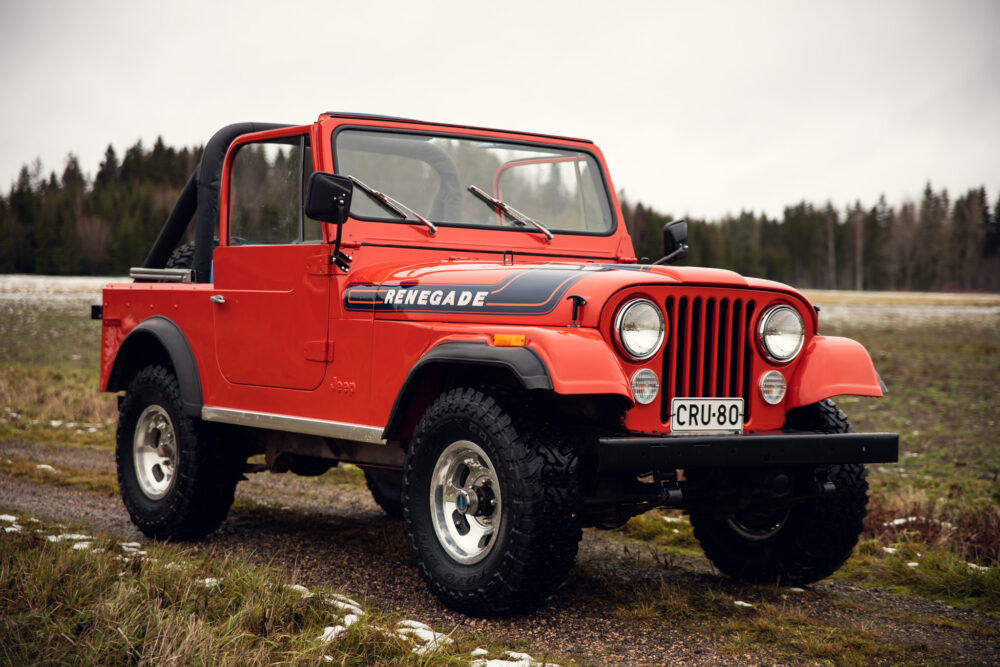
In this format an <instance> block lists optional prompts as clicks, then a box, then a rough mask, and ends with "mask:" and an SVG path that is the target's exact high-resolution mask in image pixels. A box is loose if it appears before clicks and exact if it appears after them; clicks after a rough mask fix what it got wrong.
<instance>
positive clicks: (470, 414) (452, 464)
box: [403, 388, 581, 616]
mask: <svg viewBox="0 0 1000 667" xmlns="http://www.w3.org/2000/svg"><path fill="white" fill-rule="evenodd" d="M463 466H464V467H465V469H464V471H463ZM578 477H579V461H578V459H577V455H576V452H575V451H574V449H573V448H572V447H571V446H570V445H569V443H567V442H566V441H565V440H563V439H561V438H560V437H559V431H557V430H556V429H555V428H553V427H552V426H550V425H549V424H547V423H546V420H545V419H544V416H543V415H540V414H538V413H537V412H536V411H535V410H533V409H532V407H531V404H530V402H529V400H528V399H527V397H526V396H521V395H516V394H506V393H504V392H503V391H501V390H500V389H497V388H481V389H471V388H462V389H453V390H451V391H448V392H446V393H444V394H442V395H441V396H439V397H438V398H437V399H436V400H435V401H434V402H433V403H432V404H431V406H430V407H429V408H428V409H427V411H426V412H425V413H424V415H423V417H422V418H421V420H420V422H419V423H418V424H417V427H416V429H415V431H414V435H413V439H412V440H411V442H410V447H409V451H408V453H407V457H406V468H405V471H404V482H403V521H404V528H405V531H406V536H407V539H408V540H409V543H410V549H411V551H412V552H413V555H414V558H415V560H416V562H417V566H418V568H419V570H420V574H421V575H422V576H423V578H424V579H425V580H426V582H427V584H428V586H429V587H430V589H431V591H432V592H433V593H434V594H435V595H437V597H438V598H440V599H441V601H442V602H444V604H445V605H447V606H448V607H449V608H451V609H454V610H456V611H460V612H463V613H466V614H469V615H473V616H495V615H498V614H508V613H517V612H520V611H525V610H528V609H531V608H534V607H537V606H538V605H540V604H541V603H542V602H544V601H545V600H546V599H547V598H548V597H549V596H551V595H552V594H553V593H554V592H555V591H556V590H558V589H559V588H560V587H561V586H562V585H563V583H564V582H565V581H566V577H567V576H568V573H569V570H570V569H571V568H572V567H573V563H574V561H575V559H576V552H577V548H578V545H579V541H580V537H581V532H580V512H579V509H580V503H581V489H580V482H579V479H578ZM463 479H464V482H463V481H462V480H463ZM473 479H475V480H480V481H481V482H482V483H481V484H478V486H477V485H476V484H475V483H473V481H472V480H473ZM445 480H448V481H445ZM454 480H457V481H458V482H459V483H460V484H465V485H467V487H468V488H472V489H473V491H474V493H470V494H469V496H470V498H474V499H475V505H476V507H477V508H478V509H477V511H478V512H483V514H482V515H480V514H475V513H473V512H472V509H471V508H472V505H473V502H472V500H469V501H468V502H463V503H462V504H461V505H460V504H458V501H457V500H456V501H455V502H454V503H452V505H451V506H449V505H447V504H446V503H445V502H444V501H443V500H441V498H444V497H445V495H444V492H445V491H447V490H448V489H450V488H451V487H450V486H449V484H452V483H454ZM451 490H452V491H454V489H451ZM432 493H434V494H435V495H432ZM459 495H461V493H458V494H456V497H457V496H459ZM462 505H464V507H465V510H466V511H467V512H468V513H467V514H462V513H461V512H460V511H459V510H458V509H454V508H459V507H461V506H462ZM449 507H450V508H451V509H449ZM442 510H443V511H442ZM432 515H436V516H437V517H438V518H437V519H435V518H434V517H432ZM435 521H437V524H435ZM442 521H443V522H444V523H442ZM462 521H464V522H465V525H466V531H467V535H472V536H473V537H474V538H476V539H477V541H475V542H474V543H472V544H471V547H470V545H469V544H468V543H465V542H463V537H462V536H459V533H460V532H461V530H460V525H459V524H461V522H462ZM481 524H486V525H487V526H492V533H487V532H483V528H482V525H481ZM470 525H471V526H472V528H471V529H470V528H469V526H470ZM450 526H455V530H454V531H452V529H451V527H450ZM477 526H478V528H477ZM455 531H457V532H455ZM471 531H479V532H471ZM480 534H481V539H479V538H478V535H480ZM453 538H454V540H457V542H458V543H462V544H464V546H465V547H467V549H466V550H465V551H463V550H462V548H461V547H456V542H455V541H451V542H449V540H452V539H453ZM467 541H468V540H467V538H466V542H467ZM482 544H485V545H486V546H485V547H483V548H479V545H482ZM456 554H457V555H456ZM463 555H464V556H463ZM463 560H464V561H465V562H463Z"/></svg>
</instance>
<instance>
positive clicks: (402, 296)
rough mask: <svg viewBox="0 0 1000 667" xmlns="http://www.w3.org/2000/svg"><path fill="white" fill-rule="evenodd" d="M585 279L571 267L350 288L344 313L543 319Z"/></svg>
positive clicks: (353, 286) (345, 296)
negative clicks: (488, 281) (479, 280)
mask: <svg viewBox="0 0 1000 667" xmlns="http://www.w3.org/2000/svg"><path fill="white" fill-rule="evenodd" d="M583 276H584V272H582V271H580V270H573V269H569V270H567V269H563V268H560V269H529V270H526V271H519V272H517V273H514V274H512V275H509V276H505V277H504V279H503V280H501V281H500V282H498V283H496V284H493V285H463V284H450V285H443V284H440V283H424V284H414V285H404V284H401V283H381V284H369V285H351V286H350V287H348V288H347V290H346V291H345V292H344V308H345V309H346V310H375V311H376V312H420V313H426V312H434V313H490V314H495V315H506V314H519V315H524V314H526V315H544V314H546V313H550V312H552V310H553V309H554V308H555V307H556V305H558V304H559V302H560V300H561V299H562V297H563V295H564V294H565V293H566V291H567V290H568V289H569V288H570V286H571V285H572V284H573V283H575V282H576V281H577V280H579V279H580V278H582V277H583Z"/></svg>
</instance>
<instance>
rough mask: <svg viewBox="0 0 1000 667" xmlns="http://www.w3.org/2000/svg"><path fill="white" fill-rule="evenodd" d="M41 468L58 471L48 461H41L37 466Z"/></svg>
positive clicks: (47, 470)
mask: <svg viewBox="0 0 1000 667" xmlns="http://www.w3.org/2000/svg"><path fill="white" fill-rule="evenodd" d="M35 467H36V468H38V469H39V470H45V471H46V472H58V471H57V470H56V469H55V468H53V467H52V466H50V465H49V464H48V463H39V464H38V465H36V466H35Z"/></svg>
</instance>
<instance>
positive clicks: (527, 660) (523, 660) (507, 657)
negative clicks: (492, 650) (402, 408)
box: [470, 651, 553, 667]
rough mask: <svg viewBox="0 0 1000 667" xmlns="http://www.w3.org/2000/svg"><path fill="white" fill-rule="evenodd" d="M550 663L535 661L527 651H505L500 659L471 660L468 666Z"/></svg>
mask: <svg viewBox="0 0 1000 667" xmlns="http://www.w3.org/2000/svg"><path fill="white" fill-rule="evenodd" d="M551 664H553V663H544V664H543V663H541V662H535V659H534V658H532V657H531V656H530V655H528V654H527V653H518V652H517V651H507V652H506V653H504V657H503V658H501V659H496V658H494V659H493V660H483V659H480V660H473V661H472V662H471V663H470V667H546V666H547V665H551Z"/></svg>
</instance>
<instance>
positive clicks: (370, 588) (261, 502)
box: [0, 442, 1000, 665]
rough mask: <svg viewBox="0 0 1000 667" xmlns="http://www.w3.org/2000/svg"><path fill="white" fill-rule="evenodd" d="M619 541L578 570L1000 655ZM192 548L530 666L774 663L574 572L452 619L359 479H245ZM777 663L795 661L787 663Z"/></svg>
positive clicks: (929, 624)
mask: <svg viewBox="0 0 1000 667" xmlns="http://www.w3.org/2000/svg"><path fill="white" fill-rule="evenodd" d="M3 458H8V459H20V460H26V461H35V462H38V463H47V464H49V465H52V466H54V467H55V468H56V469H57V470H58V469H59V467H60V466H65V467H67V468H77V469H86V470H104V471H107V470H113V468H114V460H113V453H112V452H110V451H104V450H92V449H82V448H77V447H69V446H58V445H41V444H35V443H18V442H0V459H3ZM0 510H6V511H16V512H23V513H27V514H30V515H34V516H37V517H39V518H48V519H55V520H60V521H73V522H80V523H83V524H87V525H90V526H93V527H94V529H95V530H100V531H105V532H108V533H112V534H116V535H120V536H122V537H124V538H127V539H129V540H144V538H142V536H141V535H140V534H139V533H138V531H136V530H135V528H134V527H133V526H132V524H131V522H130V521H129V518H128V515H127V513H126V512H125V509H124V507H123V505H122V503H121V500H120V499H119V498H118V496H116V495H110V494H108V493H100V492H94V491H86V490H82V489H79V488H74V487H69V486H60V485H56V484H48V483H45V482H42V481H34V480H31V481H29V480H27V479H24V478H15V477H10V476H7V475H3V474H0ZM613 537H614V536H613V535H611V534H609V533H606V532H601V531H593V530H588V531H585V534H584V539H583V543H582V544H581V551H580V558H579V562H580V563H581V564H582V566H583V567H582V568H578V571H579V570H587V571H589V572H595V571H596V572H601V573H603V574H604V575H608V574H610V576H612V577H614V578H615V579H617V580H620V582H621V586H623V587H628V586H630V585H633V584H634V583H635V582H641V581H659V580H663V581H667V582H670V583H674V584H677V585H681V586H684V587H711V588H712V589H713V590H718V591H722V592H724V593H729V594H731V595H733V596H739V597H738V599H744V600H750V601H751V602H753V601H754V599H755V598H754V596H755V595H756V596H759V597H761V598H762V599H766V600H768V601H769V602H771V603H772V604H774V603H775V602H776V601H777V602H778V603H780V604H783V605H786V607H787V609H789V610H791V611H795V612H798V613H801V614H803V615H805V616H807V617H809V618H812V619H818V620H820V621H822V622H823V623H825V624H827V625H833V626H847V627H852V626H854V627H861V628H864V629H865V630H867V631H869V632H875V633H877V634H878V635H880V636H882V637H884V638H885V642H886V643H887V644H888V645H899V646H907V647H909V650H911V651H912V650H913V647H914V646H926V647H928V649H929V650H931V651H933V652H932V653H929V654H928V660H929V661H930V662H936V661H937V660H938V659H939V658H940V656H941V655H942V654H943V655H945V656H947V657H948V659H950V660H953V661H958V662H967V663H980V664H982V663H997V662H998V656H1000V632H998V631H1000V624H998V623H997V620H996V619H995V618H990V617H987V616H985V615H981V614H977V613H974V612H971V611H967V610H962V609H957V608H953V607H949V606H947V605H944V604H938V603H934V602H929V601H923V600H916V599H912V598H906V597H901V596H897V595H893V594H890V593H888V592H885V591H878V590H870V589H862V588H859V587H855V586H851V585H848V584H845V583H840V582H829V581H827V582H822V583H820V584H817V585H815V586H812V587H810V589H809V590H808V591H806V592H805V593H800V594H796V593H787V592H776V591H774V589H766V590H762V589H761V588H755V587H747V586H741V585H739V584H736V583H734V582H731V581H729V580H727V579H725V578H722V577H719V576H717V575H716V574H714V573H713V572H712V570H711V568H710V566H709V565H708V563H707V561H705V560H703V559H700V558H691V559H687V560H684V561H682V562H674V563H672V564H671V566H670V567H665V566H664V565H663V564H658V563H656V562H655V561H654V560H653V559H649V558H643V557H637V556H636V554H635V551H636V550H635V548H634V547H633V549H631V550H630V551H626V549H625V548H624V547H623V546H622V544H621V543H620V542H619V541H615V540H614V539H613ZM197 547H198V548H200V549H206V550H212V551H213V552H215V553H231V554H234V555H239V556H241V557H246V558H249V559H252V560H255V561H259V562H264V563H270V564H271V565H272V566H276V567H280V568H283V569H285V570H287V571H288V572H289V573H291V574H292V576H293V577H294V578H295V580H296V581H298V582H300V583H302V584H305V585H307V586H309V585H316V584H321V583H324V584H329V585H331V586H334V587H336V588H339V589H342V590H344V591H345V592H346V593H347V594H349V595H351V596H352V597H361V598H364V599H365V600H366V601H367V602H368V603H370V604H372V605H374V606H376V607H378V608H380V609H382V610H383V611H386V612H393V611H399V612H401V613H404V614H406V615H407V617H409V618H418V619H420V620H421V621H424V622H426V623H430V624H432V625H435V626H437V627H439V628H450V627H453V626H456V625H459V626H461V627H460V628H459V629H458V631H457V632H459V633H462V632H466V633H470V634H477V635H481V636H497V637H501V638H504V639H508V640H510V641H511V642H516V645H517V646H518V647H519V650H525V651H527V652H529V653H531V655H533V656H535V658H536V659H541V658H544V657H547V656H548V657H550V658H555V659H557V660H568V659H569V660H576V661H578V662H583V663H586V664H665V663H671V664H673V663H682V664H722V665H725V664H740V665H743V664H773V663H774V662H776V661H777V660H778V658H776V656H775V655H771V654H768V653H767V652H766V650H767V649H766V645H763V646H764V648H762V647H761V646H762V645H761V644H757V645H748V648H747V649H746V653H745V654H735V655H734V654H733V652H732V649H731V648H730V649H729V650H727V651H726V652H722V651H721V646H722V644H723V642H724V641H725V637H724V634H723V633H721V632H720V631H719V629H718V628H717V627H716V623H715V622H713V621H712V620H711V619H707V620H706V622H705V623H701V624H698V623H692V622H690V621H688V622H683V623H674V622H671V621H670V620H669V619H667V620H664V619H659V618H626V617H624V616H623V615H622V614H621V613H620V612H619V611H617V606H616V605H611V604H604V603H602V600H601V599H599V598H598V597H597V596H594V595H587V593H588V591H587V590H586V589H587V586H588V585H589V584H588V582H590V581H592V580H590V579H588V578H587V577H585V576H583V575H580V574H574V575H572V576H571V578H570V581H569V583H568V584H567V586H566V588H565V589H564V590H563V591H561V592H560V593H559V594H557V595H556V596H555V598H554V599H553V600H552V601H551V602H550V603H549V604H548V605H546V606H545V607H543V608H542V609H539V610H538V611H536V612H534V613H532V614H529V615H526V616H520V617H515V618H510V619H492V620H483V619H471V618H467V617H465V616H463V615H461V614H455V613H453V612H450V611H448V610H446V609H445V608H443V607H442V606H441V605H440V604H439V603H438V602H437V600H436V599H435V598H433V597H432V596H431V595H430V594H429V593H428V592H427V590H426V588H425V587H424V585H423V582H422V581H421V579H420V577H419V575H418V574H417V572H416V569H415V568H413V567H412V566H411V564H410V559H409V554H408V551H407V548H406V544H405V540H404V538H403V535H402V529H401V527H400V524H399V523H398V522H395V521H393V520H390V519H389V518H387V517H386V516H385V515H383V514H382V513H381V512H380V511H379V510H378V508H377V507H376V505H375V504H374V502H373V501H372V500H371V498H370V496H369V495H368V493H367V490H365V489H364V488H360V487H357V486H353V485H342V484H330V483H325V484H318V483H316V482H315V480H307V479H301V478H297V477H294V476H292V475H273V474H267V473H262V474H256V475H251V479H250V480H249V481H246V482H243V483H241V484H240V486H239V488H238V490H237V503H236V505H235V507H234V508H233V511H232V512H231V513H230V516H229V519H228V520H227V521H226V522H225V523H224V524H223V526H222V527H221V528H220V529H219V530H218V531H217V532H216V533H215V534H213V535H211V536H209V537H208V538H207V539H205V540H202V541H201V542H199V543H197ZM929 619H936V620H934V621H931V620H929ZM970 628H974V629H977V630H975V631H973V630H970ZM932 656H937V657H932ZM780 661H784V662H788V661H791V662H799V660H796V659H794V657H791V658H789V657H788V656H784V657H782V658H780ZM803 661H804V662H813V661H814V660H805V659H803Z"/></svg>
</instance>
